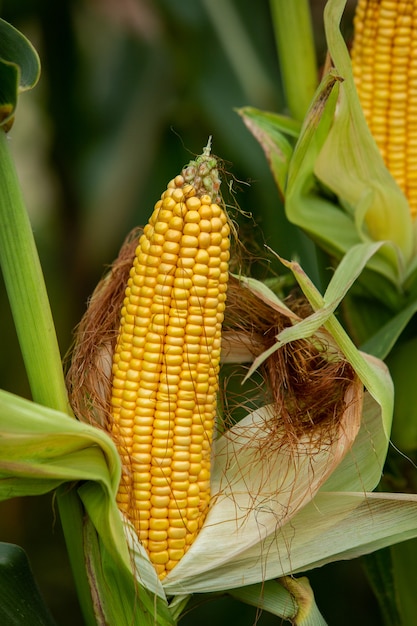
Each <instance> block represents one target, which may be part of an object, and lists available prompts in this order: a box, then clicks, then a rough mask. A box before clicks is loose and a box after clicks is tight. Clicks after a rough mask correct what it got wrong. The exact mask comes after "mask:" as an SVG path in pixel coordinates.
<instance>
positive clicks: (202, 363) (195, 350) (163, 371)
mask: <svg viewBox="0 0 417 626" xmlns="http://www.w3.org/2000/svg"><path fill="white" fill-rule="evenodd" d="M219 185H220V183H219V179H218V173H217V168H216V160H215V159H214V158H213V157H211V156H210V154H209V148H207V149H206V150H205V151H204V154H203V155H202V156H201V157H199V158H198V159H196V161H193V162H191V163H190V164H189V165H188V166H187V167H186V168H184V170H183V172H182V174H181V175H180V176H177V177H176V178H174V179H173V180H172V181H171V182H170V183H169V185H168V188H167V190H166V191H165V192H164V193H163V194H162V197H161V200H160V201H159V202H157V203H156V205H155V208H154V212H153V214H152V216H151V218H150V220H149V223H148V224H147V226H145V228H144V231H143V234H142V236H141V237H140V239H139V244H138V247H137V249H136V256H135V260H134V263H133V267H132V268H131V271H130V277H129V280H128V284H127V288H126V294H125V300H124V305H123V308H122V311H121V321H120V329H119V335H118V340H117V344H116V349H115V353H114V357H113V385H112V425H111V427H110V428H111V434H112V437H113V438H114V440H115V442H116V445H117V446H118V448H119V451H120V454H121V456H122V462H123V468H124V469H123V476H122V481H121V484H120V488H119V493H118V504H119V507H120V509H121V510H122V511H123V512H124V513H125V514H126V515H127V516H128V518H129V519H130V520H131V522H132V523H133V524H134V526H135V529H136V531H137V533H138V537H139V539H140V541H141V542H142V543H143V545H144V546H145V547H146V548H147V550H148V553H149V555H150V559H151V561H152V562H153V563H154V565H155V568H156V570H157V572H158V574H159V576H160V577H161V578H163V577H164V576H165V575H166V574H167V573H168V572H169V571H170V570H171V569H172V568H173V567H174V566H175V565H176V563H178V561H179V560H180V559H181V558H182V556H183V554H184V553H185V552H186V550H187V549H188V547H189V546H190V545H191V544H192V542H193V540H194V539H195V537H196V535H197V533H198V531H199V529H200V528H201V526H202V524H203V522H204V519H205V517H206V514H207V511H208V506H209V501H210V462H211V458H210V457H211V441H212V436H213V429H214V418H215V414H216V391H217V388H218V372H219V360H220V341H221V325H222V321H223V312H224V308H225V299H226V286H227V278H228V259H229V226H228V223H227V218H226V215H225V213H224V211H223V210H222V209H221V208H220V206H219V205H218V204H217V193H218V190H219Z"/></svg>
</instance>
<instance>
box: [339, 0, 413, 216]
mask: <svg viewBox="0 0 417 626" xmlns="http://www.w3.org/2000/svg"><path fill="white" fill-rule="evenodd" d="M351 56H352V66H353V75H354V79H355V83H356V87H357V90H358V93H359V98H360V101H361V104H362V108H363V111H364V114H365V118H366V121H367V123H368V126H369V128H370V130H371V132H372V135H373V137H374V139H375V141H376V143H377V145H378V147H379V149H380V151H381V154H382V156H383V158H384V161H385V164H386V166H387V167H388V169H389V170H390V172H391V174H392V175H393V177H394V178H395V180H396V181H397V184H398V185H399V186H400V188H401V189H402V191H403V192H404V194H405V195H406V197H407V199H408V202H409V206H410V212H411V215H412V217H413V218H414V217H416V215H417V0H359V2H358V5H357V8H356V14H355V19H354V40H353V45H352V52H351Z"/></svg>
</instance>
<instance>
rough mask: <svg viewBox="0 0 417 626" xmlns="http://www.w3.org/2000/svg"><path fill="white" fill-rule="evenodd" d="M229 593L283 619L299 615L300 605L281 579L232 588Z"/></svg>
mask: <svg viewBox="0 0 417 626" xmlns="http://www.w3.org/2000/svg"><path fill="white" fill-rule="evenodd" d="M229 595H231V596H232V597H233V598H236V599H237V600H240V601H241V602H245V604H249V605H250V606H256V607H257V608H259V609H262V610H263V611H268V613H272V614H273V615H278V617H282V618H283V619H293V618H294V617H295V616H296V615H297V611H298V605H297V602H296V601H295V599H294V596H293V595H292V594H291V593H290V592H289V591H288V590H287V589H286V587H284V586H283V585H282V584H281V583H280V581H279V580H267V581H265V582H263V583H259V584H257V585H247V586H245V587H240V588H237V589H231V590H230V591H229Z"/></svg>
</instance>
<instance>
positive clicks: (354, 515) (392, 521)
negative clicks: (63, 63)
mask: <svg viewBox="0 0 417 626" xmlns="http://www.w3.org/2000/svg"><path fill="white" fill-rule="evenodd" d="M385 4H386V5H387V11H386V12H385V13H384V10H385ZM385 4H384V2H381V3H379V2H372V1H371V0H370V1H369V2H362V1H361V2H359V3H358V11H357V16H356V18H355V30H356V34H355V42H354V46H353V52H352V55H353V57H352V61H353V63H352V61H351V58H350V56H349V54H348V50H347V47H346V43H345V41H344V39H343V37H342V35H341V31H340V27H339V23H340V19H341V16H342V13H343V10H344V6H345V2H344V0H329V1H328V3H327V5H326V10H325V16H324V18H325V26H326V38H327V45H328V49H329V59H328V63H327V64H326V66H325V68H324V70H323V75H322V77H321V79H320V81H318V80H317V69H316V61H315V54H314V46H313V39H312V33H311V24H310V15H309V8H308V4H307V2H305V1H304V0H297V1H294V2H292V3H288V0H285V1H284V0H273V1H272V2H271V15H272V17H273V20H274V25H275V30H276V37H277V47H278V53H279V59H280V63H281V67H282V76H283V81H284V87H285V92H286V96H287V106H288V111H289V114H288V115H284V114H282V113H271V112H264V111H260V110H257V109H254V108H249V107H247V108H243V109H240V110H239V111H238V113H239V115H240V116H241V118H242V119H243V121H244V123H245V124H246V126H247V127H248V128H249V130H250V131H251V132H252V133H253V134H254V135H255V137H256V138H257V139H258V140H259V142H260V144H261V146H262V148H263V149H264V152H265V154H266V157H267V159H268V161H269V163H270V166H271V170H272V174H273V176H274V178H275V181H276V183H277V186H278V190H279V192H280V194H281V196H282V197H283V198H284V203H285V211H286V215H287V218H288V220H290V221H291V222H293V223H294V224H296V225H297V227H299V228H300V229H302V230H303V231H305V232H306V233H308V235H309V236H310V237H311V238H312V240H313V241H314V242H315V245H316V247H317V251H319V250H320V254H321V256H319V257H318V258H319V263H318V264H319V265H321V267H320V268H319V269H320V270H321V272H322V275H325V274H324V270H325V268H326V267H328V266H329V265H331V266H332V268H333V273H332V276H331V279H330V280H329V282H328V284H327V285H326V286H325V287H324V288H323V289H321V290H320V289H319V288H318V287H317V286H316V285H315V284H314V283H313V281H312V280H311V279H310V278H309V276H307V275H306V273H305V272H304V271H303V269H302V267H301V266H300V264H299V263H298V262H297V261H296V260H286V259H283V258H281V257H280V256H279V250H277V251H271V254H272V255H274V256H275V257H276V258H277V259H278V260H279V262H280V264H281V266H282V272H283V274H284V273H285V275H286V276H287V277H289V280H288V281H287V283H286V282H285V281H280V280H278V281H274V280H272V281H271V280H269V281H260V280H257V279H255V278H253V277H251V276H248V275H247V273H246V272H245V271H243V270H242V267H241V265H240V263H239V250H240V246H241V243H240V242H239V233H238V232H236V227H235V224H234V222H233V220H231V218H230V216H229V215H228V207H227V206H226V205H225V203H224V201H223V199H222V193H221V186H220V184H221V181H220V179H221V171H220V170H221V167H220V166H219V160H218V159H217V158H216V157H214V156H213V154H212V152H211V141H212V140H211V139H210V140H209V142H208V144H207V146H206V148H204V149H203V152H202V154H201V155H200V156H198V157H196V158H195V159H193V160H192V161H191V162H189V163H188V164H187V165H185V166H184V168H183V169H182V171H181V173H180V174H178V175H175V174H176V173H175V172H172V176H173V178H172V180H171V182H169V183H168V185H167V188H166V190H165V191H163V193H162V195H161V198H160V199H159V200H157V202H156V204H155V206H154V209H153V212H152V211H151V210H150V211H149V214H150V219H149V222H148V224H147V225H146V226H145V227H144V228H143V231H141V232H138V230H137V229H135V230H134V231H133V232H132V233H131V234H130V235H129V236H128V238H127V240H126V242H125V243H124V244H123V246H122V247H121V250H120V253H119V256H118V258H117V259H116V260H115V261H114V263H113V265H112V266H111V268H110V270H109V272H108V273H107V274H106V275H105V277H104V278H103V279H102V280H101V281H100V282H99V284H98V286H97V288H96V290H95V292H94V294H93V295H92V297H91V300H90V302H89V306H88V308H87V311H86V313H85V315H84V317H83V319H82V320H81V322H80V325H79V327H78V329H77V332H76V342H75V347H74V350H73V354H72V362H71V366H70V368H69V371H68V373H67V376H66V380H65V377H64V372H63V369H62V365H61V357H60V354H59V350H58V346H57V341H56V336H55V331H54V323H53V320H52V315H51V311H50V307H49V302H48V297H47V294H46V289H45V285H44V281H43V276H42V271H41V267H40V263H39V259H38V255H37V251H36V247H35V244H34V239H33V235H32V232H31V227H30V223H29V220H28V217H27V214H26V210H25V206H24V202H23V199H22V195H21V191H20V186H19V182H18V179H17V176H16V172H15V169H14V164H13V160H12V158H11V155H10V150H9V146H8V143H7V141H8V140H7V133H8V132H9V131H10V129H11V127H12V125H13V123H14V117H15V112H16V103H17V98H18V94H19V93H20V92H21V91H24V90H25V89H28V88H30V87H32V86H34V85H35V84H36V82H37V80H38V77H39V71H40V68H39V60H38V56H37V54H36V52H35V50H34V49H33V48H32V46H31V45H30V44H29V42H28V41H27V40H26V39H25V38H24V37H23V36H22V35H21V34H20V33H19V32H18V31H16V30H15V29H14V28H13V27H11V26H10V25H9V24H7V23H6V22H1V23H0V26H1V38H2V43H1V47H0V52H1V54H0V63H1V65H0V71H1V74H0V81H1V84H2V86H3V87H2V89H1V90H0V93H1V101H0V114H1V117H0V119H1V124H2V131H1V133H0V135H1V136H0V263H1V266H2V271H3V275H4V280H5V284H6V287H7V291H8V297H9V301H10V305H11V308H12V312H13V316H14V321H15V325H16V329H17V333H18V336H19V341H20V345H21V349H22V354H23V357H24V362H25V367H26V371H27V374H28V379H29V382H30V387H31V393H32V401H29V400H26V399H23V398H21V397H18V396H16V395H14V394H11V393H9V392H7V391H3V390H2V391H0V435H1V438H0V498H1V499H7V498H12V497H16V496H23V495H25V496H26V495H32V496H35V495H39V494H43V493H47V492H49V491H54V492H55V494H56V502H57V506H58V511H59V514H60V518H61V522H62V525H63V529H64V534H65V540H66V543H67V548H68V554H69V558H70V561H71V565H72V569H73V572H74V579H75V583H76V586H77V592H78V596H79V600H80V604H81V607H82V611H83V616H84V620H85V623H86V624H91V625H96V624H111V625H113V624H114V625H116V624H117V625H123V624H126V625H132V624H138V625H139V624H140V625H143V624H160V625H161V626H164V625H171V626H172V625H174V624H176V623H177V622H178V620H179V619H180V618H181V616H182V615H183V614H184V612H185V611H186V610H187V607H188V606H189V603H190V600H191V598H192V596H193V594H197V593H198V594H207V597H208V598H209V597H211V596H212V595H213V594H222V593H228V594H229V595H230V596H232V597H234V598H236V599H238V600H241V601H242V602H245V603H247V604H250V605H252V606H255V607H257V608H259V609H261V610H264V611H268V612H270V613H272V614H273V615H276V616H279V617H280V618H282V619H285V620H288V621H289V622H291V623H293V624H299V625H304V626H307V625H319V624H325V623H326V622H325V619H324V617H323V616H322V615H321V613H320V610H319V608H318V606H317V605H316V602H315V599H314V593H313V590H312V588H311V586H310V584H309V581H308V579H307V577H306V576H305V575H304V574H305V573H306V572H308V571H309V570H311V569H313V568H316V567H319V566H321V565H324V564H326V563H331V562H334V561H339V560H344V559H349V558H355V557H358V556H362V555H368V554H370V553H376V556H375V557H373V556H369V557H367V558H368V561H367V568H368V571H369V576H370V579H371V581H372V583H373V584H374V585H375V590H376V594H377V596H379V597H380V599H381V606H382V608H383V611H384V615H385V616H386V619H387V620H390V621H389V622H388V621H387V623H391V624H393V623H398V624H401V623H404V624H405V623H409V622H407V619H408V616H409V615H412V614H413V603H414V599H413V597H412V594H411V595H410V593H409V592H408V588H407V585H406V583H405V582H404V579H405V578H406V575H407V569H406V567H407V566H406V563H407V562H406V560H405V558H404V552H401V546H398V551H397V546H396V544H398V543H399V542H402V541H404V540H406V539H410V538H413V537H417V523H416V519H417V518H416V513H417V496H416V495H415V494H414V489H413V487H414V485H412V484H407V485H406V486H405V488H404V489H403V490H401V492H400V493H394V489H393V488H392V484H391V483H390V482H389V480H388V478H389V476H390V472H394V471H395V470H399V469H401V466H399V465H398V459H397V457H396V456H395V455H393V454H392V453H389V442H390V436H391V428H392V426H393V436H394V442H396V443H397V445H398V446H400V447H401V449H402V450H404V451H406V452H407V453H408V454H410V456H411V458H413V454H414V453H415V445H414V443H415V432H416V428H415V423H414V422H413V421H412V420H411V419H410V415H409V408H408V407H407V401H408V404H410V403H412V398H413V394H414V388H413V383H412V380H413V379H412V375H410V377H409V378H408V376H407V377H406V378H407V380H409V381H411V382H409V384H408V385H407V384H406V382H404V368H407V369H408V370H409V371H410V372H414V365H413V363H414V360H413V351H412V348H413V346H414V342H415V338H414V337H413V334H412V327H411V323H410V320H411V318H412V316H413V314H414V312H415V310H416V299H415V258H416V256H415V253H414V245H415V241H414V222H413V215H414V208H413V200H412V187H413V174H412V173H411V174H403V173H399V171H398V168H397V169H395V168H394V170H393V171H390V169H391V167H392V163H393V162H395V163H398V159H397V158H396V157H395V156H393V157H391V156H387V155H391V154H392V152H391V150H393V151H394V154H395V152H397V153H398V145H399V142H402V140H403V138H404V137H405V138H406V139H407V140H409V141H410V149H409V150H408V151H407V152H406V157H407V158H405V159H403V162H402V166H403V167H402V171H403V170H404V171H405V169H406V168H407V167H409V166H410V167H412V165H413V161H412V159H411V157H410V158H408V155H410V154H411V153H412V146H413V143H412V137H413V135H412V130H411V126H412V119H413V118H412V117H409V116H408V115H406V114H405V110H406V109H405V108H404V107H403V108H401V109H400V111H399V112H398V109H396V108H392V109H391V108H390V105H388V104H384V105H381V106H382V108H381V110H382V111H383V113H384V114H385V115H386V116H387V117H388V118H389V119H390V120H391V121H392V120H394V122H393V124H392V126H393V129H394V130H393V131H392V132H391V131H387V135H388V138H389V139H392V143H391V144H390V143H389V141H388V140H386V138H384V139H383V140H380V137H379V135H378V136H375V137H374V136H373V134H372V133H373V132H374V133H376V134H377V133H378V132H379V131H376V130H375V128H378V129H379V128H380V127H379V126H376V127H374V126H373V122H372V119H373V116H372V114H373V112H372V111H371V112H370V113H369V112H368V108H367V104H366V102H367V100H366V95H363V94H366V93H369V91H370V90H372V89H373V88H374V87H373V85H374V84H376V82H375V81H376V80H377V76H378V71H377V70H378V63H376V64H375V69H372V72H373V73H372V72H370V70H367V69H364V70H363V71H362V70H361V69H360V68H361V67H362V61H361V53H360V48H361V46H364V41H365V42H366V38H367V37H368V38H370V40H371V41H373V40H374V39H377V37H378V36H379V31H378V28H376V31H375V30H371V33H370V34H368V27H367V26H366V19H365V26H363V23H364V18H367V17H369V16H371V25H372V29H375V19H376V15H375V11H376V12H378V11H377V9H379V8H380V9H381V15H379V16H378V19H381V24H382V26H381V28H380V34H381V37H382V38H384V37H385V38H386V37H387V32H388V31H389V32H390V33H394V34H393V35H389V36H393V37H395V32H396V31H395V28H397V29H398V33H399V35H398V37H399V43H398V46H399V49H400V51H401V54H403V55H406V54H408V55H409V56H410V58H412V45H411V44H412V37H411V35H410V32H411V31H410V28H411V26H410V25H411V24H412V19H411V17H410V16H412V14H413V10H414V5H415V4H416V3H415V1H414V0H409V1H408V2H397V3H396V2H386V3H385ZM368 5H369V7H370V8H369V7H368ZM379 5H381V7H380V6H379ZM400 18H401V19H404V24H399V22H401V19H400ZM391 24H392V29H391V30H390V28H388V26H391ZM407 29H408V30H407ZM361 37H362V39H361ZM408 45H409V48H407V46H408ZM381 48H383V46H382V44H381ZM364 49H365V52H366V50H367V48H366V47H365V48H364ZM378 49H379V48H378ZM387 49H389V50H392V49H393V46H392V45H391V44H389V45H388V48H387ZM387 49H385V56H384V57H383V60H382V61H379V62H380V63H382V65H384V69H386V68H385V65H386V64H387V63H389V61H390V59H389V58H388V59H387ZM394 50H395V45H394ZM405 50H406V51H405ZM407 51H408V52H407ZM363 56H364V57H365V59H366V62H368V59H369V54H368V53H364V55H363ZM388 57H389V55H388ZM394 57H395V54H394ZM376 58H377V61H378V57H376ZM407 58H408V57H407ZM294 65H295V67H296V68H297V71H294ZM401 68H403V69H404V68H408V65H407V63H402V64H401ZM369 74H372V82H371V87H369V86H366V85H365V79H366V78H367V77H368V76H369ZM398 75H399V70H398V67H396V69H394V70H392V76H393V77H394V78H395V82H398V84H399V85H400V90H399V91H398V92H396V93H394V94H393V97H392V100H393V102H397V101H401V102H402V103H403V101H404V98H403V97H402V94H403V92H402V91H401V89H402V85H403V84H404V82H407V76H406V75H404V76H403V78H402V80H400V79H399V78H398ZM397 78H398V81H397ZM383 80H385V81H386V80H387V79H386V78H384V79H383ZM355 81H356V82H355ZM383 85H385V87H384V86H383V87H381V88H380V90H381V91H382V92H383V93H384V94H385V96H386V83H383ZM375 89H376V90H377V91H378V88H375ZM358 92H359V93H358ZM361 94H362V95H361ZM396 94H399V95H398V96H396ZM375 108H376V109H377V110H376V119H377V120H379V121H380V118H381V110H380V109H378V107H377V106H376V107H375ZM374 113H375V112H374ZM402 119H405V120H406V121H407V125H406V126H405V130H403V131H401V132H398V134H397V126H398V120H402ZM15 123H18V121H16V122H15ZM378 123H379V122H378ZM384 128H385V126H384ZM394 131H395V132H394ZM213 142H215V136H214V138H213ZM392 144H393V145H392ZM401 145H402V144H401ZM386 146H387V147H386ZM404 181H405V182H404ZM287 284H289V285H290V288H291V290H292V291H291V293H289V291H290V289H287V288H286V285H287ZM294 291H295V292H296V295H293V292H294ZM369 311H371V312H372V314H370V313H369ZM385 359H387V361H388V363H390V364H391V366H390V369H391V372H392V376H391V374H390V371H389V369H388V367H387V365H386V364H385V363H384V360H385ZM229 363H232V364H234V367H236V368H238V371H239V372H240V373H241V377H242V378H244V382H248V381H251V380H258V381H259V380H260V381H261V382H260V383H259V382H258V384H257V386H258V389H257V390H256V393H253V390H252V391H251V392H248V393H247V396H245V395H242V394H243V392H242V393H241V394H240V398H239V405H240V407H239V408H240V410H242V408H243V415H240V416H239V418H234V417H233V411H230V410H229V404H231V403H232V399H231V396H232V392H231V389H230V387H229V385H228V384H227V380H226V379H222V378H221V372H222V367H223V365H224V366H226V365H227V364H229ZM397 376H398V379H397ZM397 385H398V389H401V394H400V400H397V397H398V391H397ZM255 386H256V385H255ZM243 389H246V387H245V386H243V387H242V390H243ZM394 389H395V390H396V392H397V396H396V399H394ZM404 403H405V405H404ZM404 406H405V408H404ZM384 465H385V467H386V474H385V476H384V478H383V479H382V481H381V476H382V472H383V469H384ZM412 545H413V546H414V544H412ZM388 546H392V547H391V548H390V550H391V552H388V553H387V552H386V551H385V552H384V551H382V552H378V551H380V550H381V549H383V548H387V547H388ZM8 550H9V552H10V548H8ZM9 552H7V553H9ZM19 555H20V553H19ZM379 555H382V556H381V559H380V558H379ZM299 574H303V575H302V576H299ZM381 580H382V581H383V583H384V585H385V586H383V587H382V589H381V587H380V586H379V585H378V584H377V583H378V582H380V581H381ZM401 584H402V590H401V589H400V588H401ZM393 585H394V586H399V589H398V591H397V593H396V594H390V593H388V591H389V590H390V589H392V587H393ZM3 589H5V590H6V591H5V592H4V593H7V594H10V593H13V585H12V586H11V585H9V586H8V587H7V588H6V587H3ZM0 593H1V592H0ZM31 593H32V596H31V597H32V598H33V597H35V598H36V602H35V601H33V602H32V613H31V615H32V617H31V619H33V623H40V624H41V623H43V624H48V623H51V618H50V616H49V615H48V612H47V610H46V609H45V608H44V607H43V606H42V603H41V602H40V600H39V598H38V596H37V595H36V589H35V590H33V589H32V591H31ZM1 597H2V596H1V595H0V598H1ZM2 602H3V604H4V610H3V616H4V618H5V619H8V620H9V622H10V623H13V624H19V623H22V624H23V623H27V621H26V622H25V619H27V614H25V610H27V606H26V605H25V604H24V603H23V604H22V603H20V604H19V603H18V602H16V604H15V605H14V606H10V603H6V602H5V595H4V594H3V600H2ZM33 606H35V607H37V609H36V610H35V611H34V610H33ZM1 610H2V609H1V607H0V614H2V613H1ZM36 620H37V621H36Z"/></svg>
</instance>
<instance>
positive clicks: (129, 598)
mask: <svg viewBox="0 0 417 626" xmlns="http://www.w3.org/2000/svg"><path fill="white" fill-rule="evenodd" d="M0 432H1V438H0V500H4V499H7V498H12V497H15V496H23V495H25V496H28V495H37V494H42V493H46V492H47V491H50V490H51V489H55V488H57V487H60V486H62V487H61V489H69V490H70V492H71V494H72V495H73V494H74V492H75V493H76V494H77V498H78V499H79V502H80V503H81V504H82V505H83V508H84V510H85V511H86V512H87V518H86V519H85V520H84V538H85V541H87V543H88V546H89V548H90V550H89V551H87V552H88V555H89V559H90V560H89V561H88V562H87V566H88V572H89V574H90V576H92V579H91V580H92V581H93V582H94V585H93V591H94V589H95V590H96V591H97V592H98V593H97V596H96V597H95V602H96V605H95V611H96V619H97V617H98V616H99V615H101V614H103V615H104V616H105V619H106V620H107V622H106V623H111V624H118V625H119V624H120V625H121V626H122V625H125V626H128V625H129V626H131V625H133V624H137V625H138V626H139V624H140V626H142V625H144V624H149V626H150V625H151V624H152V625H153V624H155V623H156V624H160V625H161V626H168V625H171V626H172V624H174V622H173V620H172V618H171V616H170V613H169V610H168V607H167V604H166V601H165V600H164V599H163V598H162V599H161V598H157V597H154V595H153V593H151V592H149V591H148V590H147V589H145V588H144V587H143V586H142V585H141V584H140V582H139V581H138V580H137V579H136V578H135V577H134V576H133V573H132V569H131V561H130V555H129V551H128V546H127V542H126V539H125V535H124V528H123V523H122V518H121V515H120V513H119V510H118V508H117V505H116V493H117V489H118V484H119V480H120V472H121V468H120V458H119V455H118V453H117V450H116V448H115V446H114V444H113V442H112V441H111V439H110V438H109V437H108V435H107V434H106V433H104V432H102V431H100V430H99V429H97V428H94V427H92V426H90V425H88V424H83V423H81V422H78V421H76V420H73V419H69V418H68V416H67V415H65V414H61V413H59V412H58V411H55V410H53V409H48V408H45V407H42V406H40V405H38V404H35V403H33V402H30V401H28V400H24V399H23V398H19V397H17V396H14V395H13V394H10V393H7V392H5V391H1V390H0ZM68 483H69V484H68ZM73 510H74V509H73V507H70V511H73ZM76 519H78V518H76ZM74 532H75V533H77V532H78V529H77V528H74ZM109 589H111V590H112V599H111V602H106V600H105V598H106V597H108V593H109V591H108V590H109ZM97 603H98V604H97ZM90 623H93V622H92V621H91V622H90ZM99 623H100V622H99Z"/></svg>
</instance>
